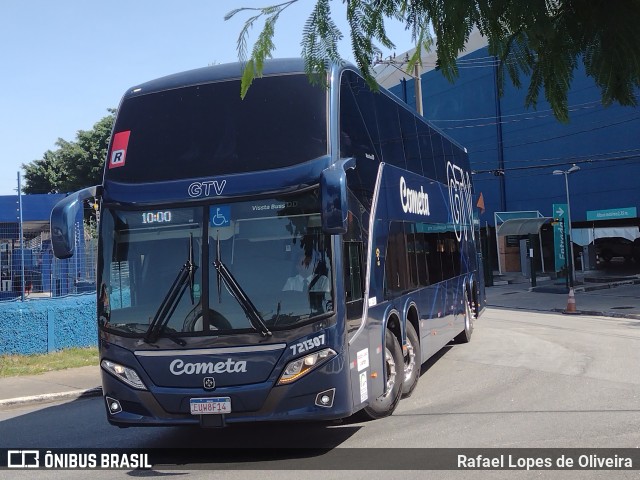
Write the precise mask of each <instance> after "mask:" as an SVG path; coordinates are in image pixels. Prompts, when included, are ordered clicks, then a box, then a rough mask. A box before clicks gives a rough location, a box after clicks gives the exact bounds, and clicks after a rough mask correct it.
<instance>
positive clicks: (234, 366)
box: [169, 358, 247, 375]
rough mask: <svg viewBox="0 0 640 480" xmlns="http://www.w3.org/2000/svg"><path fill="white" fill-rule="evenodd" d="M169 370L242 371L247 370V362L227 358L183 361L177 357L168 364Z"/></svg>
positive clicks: (193, 372)
mask: <svg viewBox="0 0 640 480" xmlns="http://www.w3.org/2000/svg"><path fill="white" fill-rule="evenodd" d="M169 371H170V372H171V373H172V374H174V375H183V374H184V375H200V374H207V373H208V374H212V373H244V372H246V371H247V362H245V361H244V360H241V361H239V362H234V361H233V359H231V358H227V361H226V362H217V363H213V362H201V363H184V362H183V361H182V360H180V359H179V358H177V359H175V360H174V361H173V362H171V364H170V365H169Z"/></svg>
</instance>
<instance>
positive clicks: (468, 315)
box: [464, 294, 473, 332]
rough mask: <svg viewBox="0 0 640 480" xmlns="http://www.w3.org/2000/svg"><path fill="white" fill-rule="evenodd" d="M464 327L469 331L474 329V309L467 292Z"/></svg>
mask: <svg viewBox="0 0 640 480" xmlns="http://www.w3.org/2000/svg"><path fill="white" fill-rule="evenodd" d="M464 305H465V307H464V313H465V315H464V328H465V330H466V331H467V332H471V330H472V329H473V310H472V309H471V304H470V303H469V297H468V296H467V295H466V294H465V296H464Z"/></svg>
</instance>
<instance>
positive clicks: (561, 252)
mask: <svg viewBox="0 0 640 480" xmlns="http://www.w3.org/2000/svg"><path fill="white" fill-rule="evenodd" d="M553 217H554V218H557V219H558V220H559V221H557V222H554V225H553V252H554V258H555V267H556V268H555V270H556V272H559V271H560V270H562V269H563V268H565V267H566V266H567V242H566V240H565V239H566V238H567V234H566V233H565V229H568V228H569V225H567V204H566V203H554V204H553Z"/></svg>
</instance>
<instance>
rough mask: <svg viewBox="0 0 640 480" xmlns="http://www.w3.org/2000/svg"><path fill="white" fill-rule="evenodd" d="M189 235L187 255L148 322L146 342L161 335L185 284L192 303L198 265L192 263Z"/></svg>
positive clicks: (171, 336)
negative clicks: (188, 288) (189, 291)
mask: <svg viewBox="0 0 640 480" xmlns="http://www.w3.org/2000/svg"><path fill="white" fill-rule="evenodd" d="M190 236H191V238H190V240H189V257H188V258H187V261H186V262H184V265H182V267H181V268H180V271H179V272H178V275H177V276H176V278H175V280H174V281H173V283H172V284H171V287H169V290H168V291H167V294H166V295H165V296H164V298H163V299H162V303H160V307H158V310H157V311H156V314H155V315H154V316H153V320H151V323H150V324H149V328H148V330H147V333H146V335H145V336H144V340H145V342H147V343H155V342H156V341H157V340H158V338H159V337H160V335H162V333H163V331H164V329H165V327H166V326H167V323H169V319H170V318H171V317H172V316H173V313H174V312H175V311H176V308H178V304H179V303H180V300H181V299H182V296H183V295H184V291H185V290H186V288H187V285H189V287H190V289H191V303H192V304H193V303H194V295H193V290H194V288H193V287H194V282H195V277H194V275H195V271H196V269H197V268H198V266H197V265H195V264H194V263H193V234H190ZM169 337H170V338H171V339H172V340H174V341H176V338H177V337H175V336H174V335H170V336H169ZM183 341H184V340H183ZM176 343H177V342H176ZM185 343H186V342H185Z"/></svg>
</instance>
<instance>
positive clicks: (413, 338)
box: [402, 322, 421, 397]
mask: <svg viewBox="0 0 640 480" xmlns="http://www.w3.org/2000/svg"><path fill="white" fill-rule="evenodd" d="M420 364H421V356H420V340H419V339H418V334H417V333H416V329H415V328H414V327H413V325H412V324H411V322H407V346H406V352H405V353H404V381H403V382H402V396H403V397H409V396H411V394H412V393H413V390H414V389H415V388H416V385H418V380H419V379H420Z"/></svg>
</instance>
